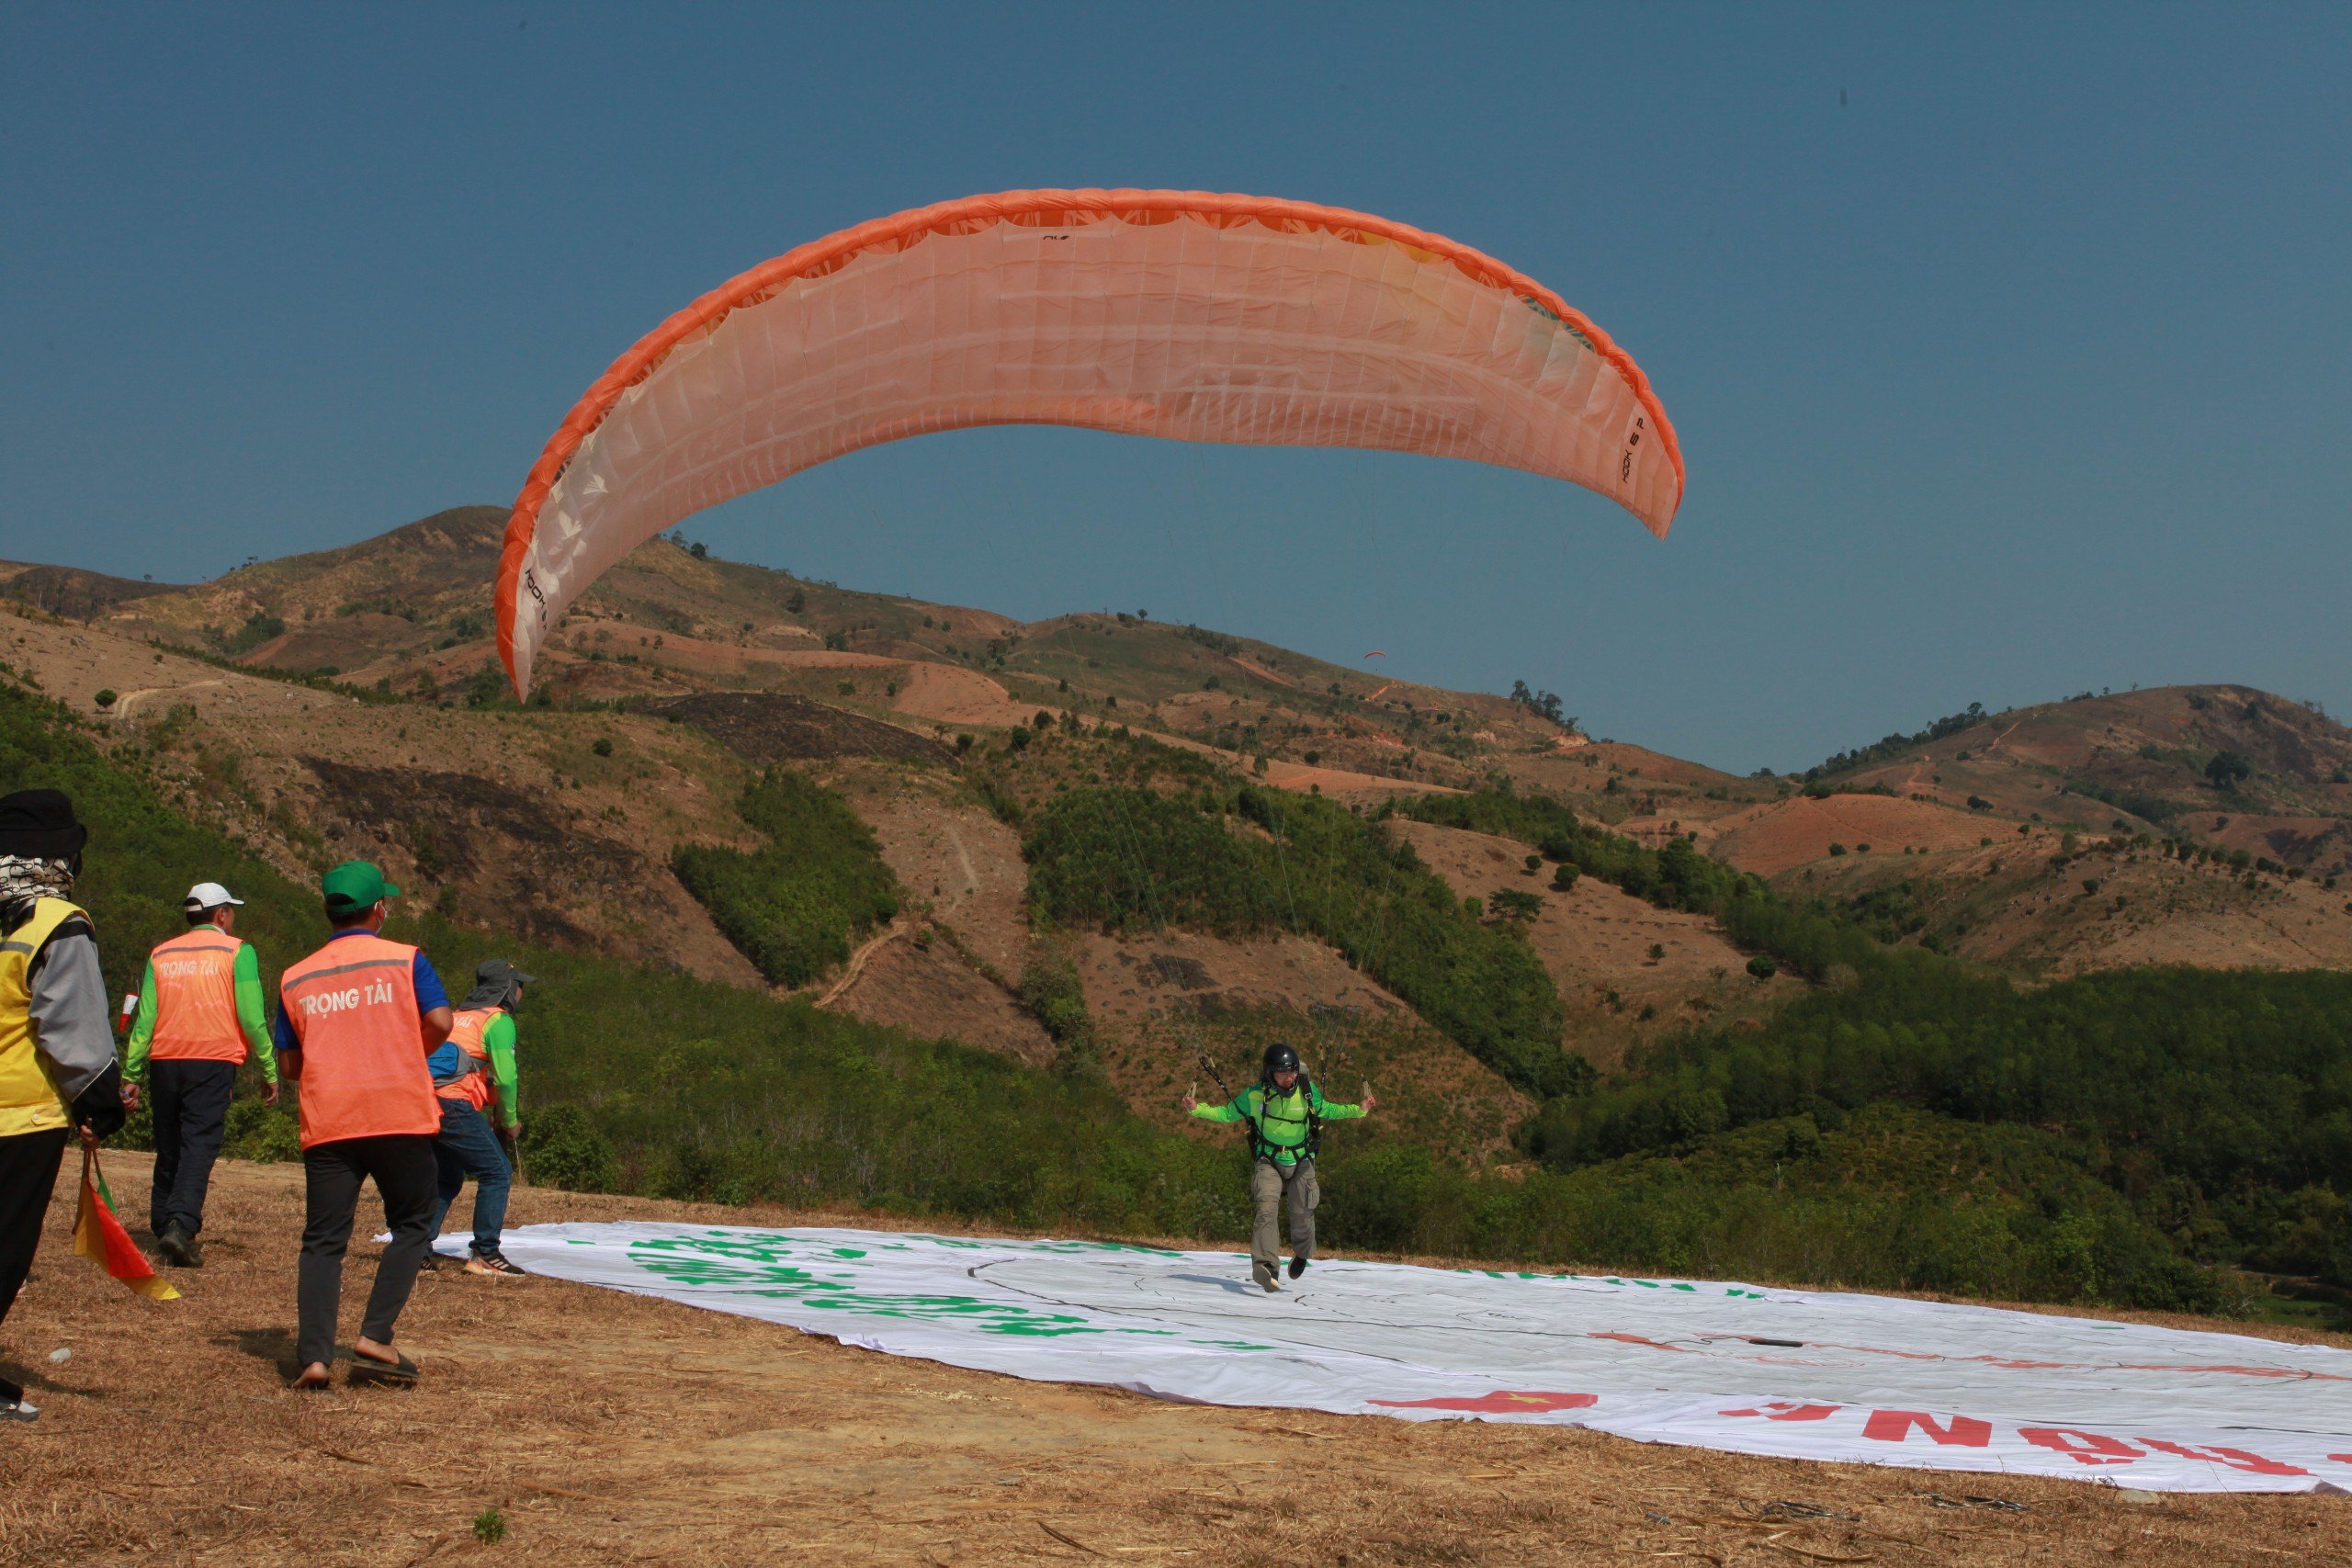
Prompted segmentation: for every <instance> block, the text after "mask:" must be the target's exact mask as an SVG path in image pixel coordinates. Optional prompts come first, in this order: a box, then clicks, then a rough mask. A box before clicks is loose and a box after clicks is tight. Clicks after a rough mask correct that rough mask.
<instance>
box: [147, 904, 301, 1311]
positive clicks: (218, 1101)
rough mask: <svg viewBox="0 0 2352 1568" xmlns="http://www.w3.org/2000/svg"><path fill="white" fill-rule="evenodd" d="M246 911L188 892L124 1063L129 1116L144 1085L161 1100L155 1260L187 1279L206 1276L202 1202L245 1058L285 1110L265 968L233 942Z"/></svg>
mask: <svg viewBox="0 0 2352 1568" xmlns="http://www.w3.org/2000/svg"><path fill="white" fill-rule="evenodd" d="M244 902H245V901H244V900H243V899H242V898H232V897H230V895H229V890H228V889H227V888H225V887H223V886H220V884H219V883H217V882H199V883H198V884H197V885H196V886H193V887H191V888H189V889H188V890H187V899H186V900H185V901H184V902H183V903H182V904H181V906H180V908H181V909H182V911H183V912H184V913H185V914H186V915H187V927H188V929H187V931H185V932H183V933H181V934H180V935H178V936H175V937H174V938H172V939H171V940H170V941H169V942H161V943H158V944H157V946H156V947H155V950H154V951H153V952H152V953H149V954H148V955H147V973H146V974H145V976H142V977H141V980H140V983H139V1014H138V1016H137V1018H135V1019H134V1020H133V1021H131V1025H130V1042H129V1043H128V1045H127V1047H126V1049H125V1050H124V1053H123V1077H125V1078H127V1079H128V1080H129V1081H128V1082H127V1083H126V1084H125V1085H124V1087H123V1091H122V1102H123V1105H124V1107H125V1108H126V1109H129V1110H136V1109H138V1106H139V1090H140V1086H141V1082H142V1081H148V1082H149V1087H150V1088H152V1089H153V1092H154V1111H155V1179H154V1186H153V1191H152V1192H151V1194H150V1204H149V1214H150V1218H151V1219H152V1221H153V1224H154V1227H155V1250H156V1251H157V1252H158V1253H160V1254H162V1255H163V1258H164V1262H166V1263H169V1264H172V1265H174V1266H175V1267H176V1268H181V1269H201V1268H203V1267H204V1253H203V1250H202V1249H201V1248H200V1247H198V1246H197V1244H196V1236H197V1233H198V1231H200V1230H202V1229H203V1228H204V1195H205V1193H206V1191H207V1190H209V1188H210V1187H211V1185H212V1162H213V1161H214V1160H216V1159H218V1158H219V1157H220V1139H221V1136H222V1134H224V1133H225V1132H226V1130H227V1128H228V1120H229V1100H230V1098H231V1097H232V1095H234V1094H235V1093H236V1090H237V1068H238V1066H239V1065H240V1064H242V1063H243V1061H244V1059H245V1053H246V1052H247V1051H251V1052H252V1053H253V1055H254V1060H255V1061H256V1062H258V1063H260V1064H261V1077H262V1099H263V1100H265V1101H266V1102H267V1103H269V1104H272V1105H275V1104H277V1056H276V1055H275V1054H274V1053H272V1051H271V1050H270V1040H269V1022H268V1020H267V1017H266V1013H265V1010H264V1007H263V1002H262V990H261V964H260V961H259V960H258V959H256V958H255V956H254V950H253V946H252V944H251V943H249V942H243V941H240V940H239V939H238V938H237V937H235V936H232V934H230V933H231V932H232V931H233V930H234V929H235V927H236V924H237V911H238V910H239V909H241V908H243V907H244ZM150 1080H152V1081H150Z"/></svg>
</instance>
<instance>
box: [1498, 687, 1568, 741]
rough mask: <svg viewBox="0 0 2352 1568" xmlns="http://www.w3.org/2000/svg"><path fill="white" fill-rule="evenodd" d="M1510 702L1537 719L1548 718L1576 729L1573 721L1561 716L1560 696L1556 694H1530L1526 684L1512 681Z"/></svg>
mask: <svg viewBox="0 0 2352 1568" xmlns="http://www.w3.org/2000/svg"><path fill="white" fill-rule="evenodd" d="M1510 700H1511V701H1512V702H1515V703H1517V704H1518V705H1520V706H1521V707H1523V708H1525V709H1527V711H1528V712H1530V713H1532V714H1534V715H1536V716H1538V717H1541V718H1548V719H1550V720H1551V721H1552V722H1553V723H1554V724H1556V725H1560V726H1562V727H1563V728H1567V729H1574V728H1576V727H1577V721H1576V720H1575V719H1573V718H1563V717H1562V716H1561V715H1560V694H1558V693H1557V692H1532V691H1530V690H1528V688H1527V682H1524V681H1513V682H1511V683H1510Z"/></svg>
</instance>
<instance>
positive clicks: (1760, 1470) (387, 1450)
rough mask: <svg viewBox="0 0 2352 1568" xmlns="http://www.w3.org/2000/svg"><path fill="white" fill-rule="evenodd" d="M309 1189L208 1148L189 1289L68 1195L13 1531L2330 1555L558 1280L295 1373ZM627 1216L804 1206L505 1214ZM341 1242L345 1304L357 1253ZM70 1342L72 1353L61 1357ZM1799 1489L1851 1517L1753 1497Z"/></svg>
mask: <svg viewBox="0 0 2352 1568" xmlns="http://www.w3.org/2000/svg"><path fill="white" fill-rule="evenodd" d="M111 1173H112V1176H113V1179H114V1181H115V1185H116V1187H117V1190H119V1191H120V1192H122V1193H124V1194H125V1195H126V1199H127V1200H128V1197H129V1195H130V1194H131V1193H133V1192H137V1191H139V1190H141V1188H142V1186H143V1183H144V1180H145V1161H144V1159H143V1158H142V1157H141V1156H132V1155H122V1156H117V1157H116V1158H115V1159H114V1160H113V1161H112V1162H111ZM72 1215H73V1209H72V1202H71V1199H70V1195H69V1193H68V1192H67V1191H65V1190H61V1192H60V1195H59V1200H58V1201H57V1202H56V1203H55V1204H53V1205H52V1207H51V1214H50V1226H49V1233H48V1235H47V1238H46V1240H45V1242H44V1246H43V1251H42V1255H41V1259H40V1268H39V1272H38V1275H37V1277H36V1279H35V1280H34V1281H33V1282H32V1284H31V1285H30V1287H29V1288H28V1291H27V1292H26V1294H25V1296H24V1298H23V1299H22V1300H21V1301H20V1302H19V1303H17V1309H16V1312H15V1314H13V1315H12V1316H11V1317H10V1319H9V1321H8V1324H7V1327H6V1339H7V1344H8V1347H9V1349H8V1353H7V1356H6V1363H7V1365H8V1366H9V1368H10V1375H12V1376H16V1375H19V1374H20V1373H21V1374H22V1375H23V1377H24V1381H26V1382H28V1384H30V1385H31V1388H32V1397H33V1398H34V1399H35V1400H37V1401H38V1402H39V1403H40V1404H42V1405H43V1406H44V1414H43V1416H42V1417H41V1420H40V1423H39V1424H38V1425H35V1426H31V1427H20V1426H8V1427H0V1563H31V1562H40V1563H52V1562H96V1561H121V1560H139V1561H143V1562H157V1563H182V1562H188V1563H194V1562H208V1563H235V1564H253V1565H256V1568H269V1565H275V1564H301V1565H303V1568H316V1565H320V1564H328V1563H368V1564H377V1563H382V1564H410V1563H420V1562H501V1561H503V1562H548V1563H558V1562H597V1563H605V1562H680V1563H689V1562H690V1563H697V1564H700V1563H746V1562H792V1561H803V1560H812V1561H824V1562H847V1563H867V1562H872V1563H902V1562H903V1563H925V1562H928V1563H933V1564H944V1565H951V1568H953V1565H961V1564H967V1563H968V1564H983V1563H998V1562H1037V1561H1063V1562H1097V1561H1106V1560H1107V1561H1116V1562H1137V1563H1152V1562H1216V1563H1244V1564H1249V1563H1265V1564H1276V1565H1281V1568H1292V1565H1295V1564H1297V1563H1302V1562H1317V1563H1346V1564H1351V1565H1355V1564H1363V1565H1385V1564H1419V1563H1522V1562H1544V1563H1549V1562H1574V1563H1586V1562H1590V1563H1617V1562H1653V1561H1659V1562H1713V1563H1718V1564H1722V1563H1731V1562H1741V1563H1753V1564H1770V1563H1778V1564H1782V1565H1784V1568H1804V1565H1806V1564H1815V1563H1858V1562H1873V1563H1884V1564H1890V1565H1902V1564H1910V1563H1930V1562H1952V1563H1962V1562H1964V1563H1991V1564H2001V1563H2022V1562H2037V1563H2040V1562H2059V1563H2074V1562H2131V1563H2150V1564H2183V1565H2195V1568H2207V1565H2210V1564H2213V1563H2221V1562H2229V1563H2239V1562H2244V1563H2267V1562H2278V1561H2281V1560H2282V1559H2283V1560H2290V1561H2301V1562H2341V1561H2344V1560H2346V1558H2347V1557H2352V1504H2347V1503H2346V1500H2345V1499H2343V1498H2340V1497H2290V1496H2243V1497H2228V1496H2215V1497H2155V1496H2152V1495H2132V1494H2125V1493H2119V1492H2113V1491H2103V1490H2100V1489H2098V1488H2095V1487H2092V1486H2089V1485H2080V1484H2072V1483H2062V1482H2033V1481H1993V1480H1989V1479H1987V1478H1985V1477H1982V1476H1965V1475H1957V1474H1953V1475H1946V1474H1938V1473H1935V1472H1924V1471H1903V1470H1888V1469H1879V1468H1872V1467H1864V1466H1846V1465H1820V1464H1804V1463H1798V1462H1793V1461H1773V1460H1760V1459H1751V1458H1745V1457H1741V1456H1736V1455H1724V1454H1714V1453H1708V1452H1703V1451H1700V1450H1686V1449H1671V1448H1657V1447H1644V1446H1641V1445H1638V1444H1634V1443H1629V1442H1625V1441H1622V1440H1620V1439H1617V1438H1606V1437H1600V1436H1597V1435H1594V1434H1591V1433H1586V1432H1577V1431H1572V1430H1563V1429H1559V1428H1544V1427H1502V1426H1484V1425H1477V1424H1472V1423H1462V1424H1455V1423H1451V1422H1436V1423H1429V1424H1425V1425H1414V1424H1408V1423H1405V1422H1399V1421H1385V1420H1367V1419H1359V1418H1348V1417H1339V1416H1319V1415H1310V1414H1302V1413H1298V1412H1293V1411H1278V1410H1236V1409H1221V1408H1213V1407H1204V1406H1188V1405H1180V1404H1163V1403H1160V1402H1158V1401H1154V1400H1149V1399H1145V1398H1141V1397H1138V1396H1135V1395H1129V1394H1125V1393H1117V1392H1112V1391H1104V1390H1095V1389H1087V1388H1080V1387H1070V1386H1062V1385H1053V1384H1038V1383H1025V1382H1017V1381H1013V1380H1011V1379H1006V1378H1001V1377H994V1376H989V1375H986V1374H981V1373H976V1372H967V1371H958V1370H956V1369H954V1368H950V1367H942V1366H936V1365H933V1364H930V1363H927V1362H922V1361H914V1360H905V1359H895V1358H890V1357H885V1356H881V1355H876V1354H873V1353H870V1352H865V1351H860V1350H852V1349H846V1348H842V1347H841V1346H838V1345H835V1344H833V1343H831V1342H830V1341H827V1340H823V1339H818V1338H811V1337H803V1336H800V1335H797V1334H795V1333H792V1332H791V1331H789V1330H786V1329H781V1328H776V1327H774V1326H770V1325H763V1324H758V1323H754V1322H751V1321H748V1320H745V1319H741V1318H732V1317H727V1316H723V1315H721V1314H713V1313H703V1312H697V1311H695V1310H693V1309H691V1308H687V1307H682V1306H676V1305H673V1304H671V1303H664V1302H660V1301H653V1300H646V1299H639V1298H635V1297H630V1296H625V1295H620V1294H617V1293H615V1292H605V1291H598V1290H594V1289H590V1288H587V1287H582V1286H574V1285H568V1284H563V1283H560V1282H557V1281H553V1280H515V1281H497V1282H492V1281H488V1280H477V1279H470V1278H468V1277H466V1276H464V1275H461V1274H455V1273H443V1274H437V1275H431V1276H427V1277H426V1278H424V1280H421V1281H420V1284H419V1288H418V1291H417V1293H416V1295H415V1297H414V1299H413V1302H412V1303H411V1305H410V1308H409V1311H408V1314H407V1315H406V1317H405V1318H404V1319H403V1320H402V1322H401V1344H402V1346H403V1347H404V1348H406V1349H408V1350H409V1351H410V1352H411V1353H412V1354H413V1355H414V1356H415V1357H416V1359H418V1360H419V1362H420V1363H421V1364H422V1365H423V1367H424V1372H425V1379H424V1382H423V1383H422V1384H421V1385H420V1386H418V1387H417V1388H415V1389H413V1390H408V1391H390V1390H375V1389H359V1390H343V1389H338V1390H337V1391H336V1392H334V1393H327V1394H323V1395H322V1394H298V1393H293V1392H291V1391H290V1390H288V1388H287V1387H286V1383H285V1379H286V1376H287V1373H288V1366H287V1361H288V1355H289V1351H290V1347H289V1344H288V1338H289V1331H290V1327H291V1310H292V1305H293V1300H292V1298H293V1262H294V1238H295V1235H296V1233H297V1231H298V1229H299V1226H300V1172H299V1171H298V1170H296V1169H294V1168H288V1167H268V1166H245V1165H224V1166H223V1167H222V1168H220V1175H219V1178H218V1179H217V1181H216V1184H215V1188H214V1197H213V1203H212V1208H211V1213H210V1215H209V1230H208V1235H207V1237H206V1240H207V1243H208V1247H209V1261H208V1266H207V1267H206V1268H205V1269H203V1270H202V1271H201V1272H198V1273H192V1274H181V1275H178V1276H176V1278H177V1279H178V1280H179V1281H180V1282H181V1283H182V1284H183V1286H184V1288H185V1289H186V1291H187V1296H186V1298H185V1299H184V1300H182V1301H180V1302H177V1303H165V1304H155V1303H147V1302H144V1301H141V1300H139V1299H138V1298H135V1297H133V1296H131V1295H130V1294H129V1293H128V1292H124V1291H123V1290H122V1289H121V1288H120V1287H119V1286H117V1285H115V1284H113V1283H112V1282H110V1281H108V1280H106V1279H104V1278H103V1277H102V1276H100V1275H99V1274H98V1273H97V1272H96V1269H92V1268H91V1267H90V1266H89V1265H88V1264H86V1263H84V1262H82V1261H81V1260H79V1259H77V1258H73V1257H71V1256H70V1255H69V1254H68V1252H67V1245H68V1241H67V1229H68V1226H69V1225H70V1224H71V1221H72ZM369 1217H370V1218H372V1217H373V1216H372V1215H371V1216H369ZM624 1217H636V1218H651V1217H668V1218H695V1219H707V1220H710V1221H714V1222H716V1221H720V1220H724V1221H726V1222H729V1223H736V1224H743V1223H753V1224H782V1223H790V1222H793V1221H796V1220H797V1221H804V1222H805V1221H809V1220H811V1219H813V1218H816V1216H810V1215H794V1214H786V1213H781V1212H761V1211H745V1210H717V1209H707V1208H705V1209H696V1208H693V1207H690V1206H681V1205H674V1204H658V1203H653V1202H650V1201H637V1200H628V1199H613V1198H589V1197H581V1196H576V1195H571V1194H567V1193H560V1192H550V1191H536V1190H525V1191H522V1192H519V1193H518V1194H517V1201H516V1203H515V1220H516V1222H517V1223H528V1222H532V1221H548V1220H557V1219H606V1218H624ZM825 1218H827V1219H829V1220H831V1221H833V1222H835V1223H841V1222H842V1221H843V1220H844V1218H845V1217H844V1216H842V1215H839V1214H835V1215H830V1216H825ZM849 1218H851V1219H853V1220H855V1219H863V1221H864V1223H868V1224H871V1223H873V1222H872V1220H871V1219H870V1218H867V1217H849ZM355 1250H356V1255H358V1257H357V1262H356V1267H355V1268H354V1269H353V1270H352V1274H353V1277H354V1278H353V1281H352V1283H353V1288H352V1290H351V1291H350V1294H351V1296H352V1297H353V1298H354V1300H353V1301H352V1302H349V1303H346V1314H345V1315H346V1328H348V1326H349V1324H350V1319H351V1317H352V1315H353V1314H356V1310H357V1307H356V1297H357V1295H358V1294H359V1292H360V1291H362V1290H364V1288H365V1279H366V1277H367V1273H368V1261H367V1257H366V1255H368V1254H371V1253H372V1252H373V1250H374V1249H373V1248H372V1247H367V1246H364V1245H363V1246H361V1247H357V1248H356V1249H355ZM53 1348H71V1349H72V1351H73V1355H72V1358H71V1359H69V1360H67V1361H66V1362H64V1363H63V1364H62V1365H59V1364H52V1363H51V1361H50V1360H49V1359H47V1358H48V1355H49V1353H50V1351H51V1350H52V1349H53ZM1930 1495H1939V1496H1941V1497H1942V1498H1944V1499H1946V1500H1949V1501H1951V1502H1952V1503H1956V1504H1962V1506H1951V1507H1946V1506H1938V1505H1937V1504H1936V1503H1934V1502H1932V1501H1930ZM1970 1497H1975V1498H1996V1499H1998V1500H1999V1502H2000V1503H2002V1504H2004V1505H2016V1506H2017V1509H2016V1511H2011V1510H2010V1509H2008V1508H2007V1507H1999V1508H1996V1507H1993V1506H1984V1505H1982V1504H1979V1505H1974V1506H1970V1505H1967V1504H1965V1503H1963V1502H1962V1500H1963V1499H1966V1498H1970ZM1792 1503H1793V1504H1802V1505H1807V1506H1813V1507H1817V1508H1823V1509H1830V1510H1836V1511H1837V1512H1838V1513H1840V1514H1845V1515H1851V1516H1855V1517H1851V1518H1827V1519H1824V1518H1817V1517H1789V1516H1790V1514H1791V1512H1792V1510H1789V1509H1787V1508H1785V1507H1776V1505H1784V1504H1792ZM492 1508H496V1509H497V1510H499V1511H500V1513H501V1514H502V1515H503V1518H504V1520H505V1524H506V1531H505V1536H504V1539H503V1540H501V1541H500V1542H498V1543H497V1544H495V1545H491V1544H485V1543H482V1542H481V1541H478V1540H476V1538H475V1534H474V1529H473V1521H474V1520H475V1518H476V1517H477V1516H478V1515H481V1514H482V1513H483V1512H484V1511H485V1510H488V1509H492Z"/></svg>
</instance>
